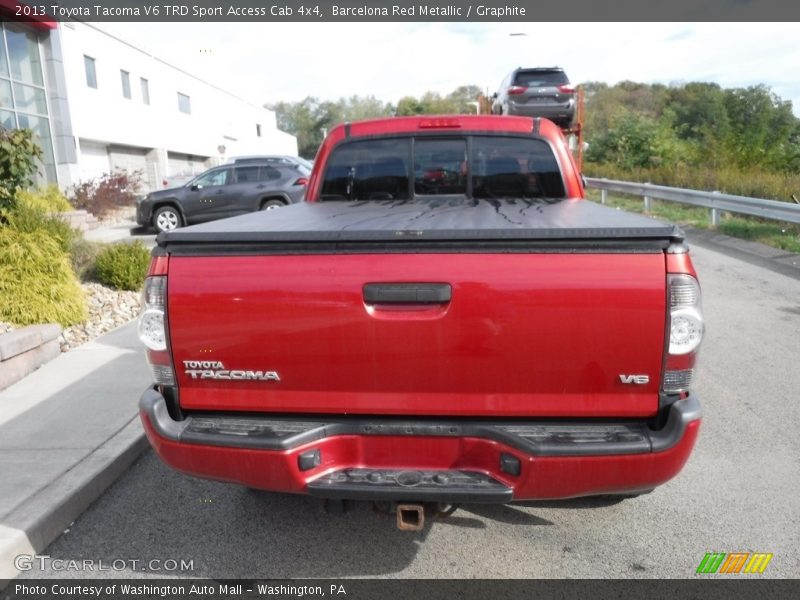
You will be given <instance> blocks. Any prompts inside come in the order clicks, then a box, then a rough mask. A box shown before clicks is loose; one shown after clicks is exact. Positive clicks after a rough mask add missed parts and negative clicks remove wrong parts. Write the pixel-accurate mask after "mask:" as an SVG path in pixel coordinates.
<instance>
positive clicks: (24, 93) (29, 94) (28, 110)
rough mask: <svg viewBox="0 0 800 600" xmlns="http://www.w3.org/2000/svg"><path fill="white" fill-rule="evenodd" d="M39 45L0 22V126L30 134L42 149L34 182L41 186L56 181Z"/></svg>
mask: <svg viewBox="0 0 800 600" xmlns="http://www.w3.org/2000/svg"><path fill="white" fill-rule="evenodd" d="M39 43H40V42H39V36H38V34H37V33H35V32H32V31H28V30H27V29H25V28H23V27H20V26H18V25H16V24H14V23H2V22H0V126H2V127H4V128H6V129H15V128H17V127H19V128H23V129H31V130H32V131H33V135H34V141H35V142H36V144H38V146H39V147H40V148H41V149H42V157H41V162H40V164H39V165H38V169H37V171H38V173H37V174H36V182H37V183H38V184H43V183H56V181H57V177H56V163H55V157H54V152H53V143H52V135H51V132H50V119H49V114H48V106H47V95H46V91H45V87H44V73H43V69H42V55H41V52H40V48H39Z"/></svg>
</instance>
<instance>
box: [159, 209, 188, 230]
mask: <svg viewBox="0 0 800 600" xmlns="http://www.w3.org/2000/svg"><path fill="white" fill-rule="evenodd" d="M181 225H183V219H182V218H181V213H180V212H179V211H178V209H177V208H175V207H174V206H162V207H161V208H158V209H156V212H155V213H153V227H154V228H155V230H156V232H158V233H162V232H165V231H174V230H175V229H177V228H178V227H180V226H181Z"/></svg>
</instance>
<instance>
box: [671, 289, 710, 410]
mask: <svg viewBox="0 0 800 600" xmlns="http://www.w3.org/2000/svg"><path fill="white" fill-rule="evenodd" d="M667 301H668V307H669V314H668V318H669V343H668V346H667V359H666V364H665V369H664V380H663V382H662V389H663V391H664V392H666V393H669V394H676V393H680V392H686V391H688V390H689V388H690V387H691V386H692V383H693V382H694V365H695V360H696V357H697V351H698V350H699V348H700V343H701V342H702V341H703V333H704V331H705V321H704V319H703V309H702V305H701V298H700V284H698V283H697V279H695V278H694V277H692V276H691V275H686V274H668V275H667Z"/></svg>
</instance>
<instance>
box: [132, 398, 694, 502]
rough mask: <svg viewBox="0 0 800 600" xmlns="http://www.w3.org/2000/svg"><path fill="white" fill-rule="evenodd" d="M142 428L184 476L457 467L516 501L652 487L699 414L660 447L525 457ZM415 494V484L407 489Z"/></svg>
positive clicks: (280, 488) (474, 447)
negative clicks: (303, 462)
mask: <svg viewBox="0 0 800 600" xmlns="http://www.w3.org/2000/svg"><path fill="white" fill-rule="evenodd" d="M141 417H142V422H143V423H144V428H145V432H146V433H147V437H148V439H149V440H150V443H151V444H152V446H153V448H154V449H155V451H156V453H157V454H158V455H159V456H160V457H161V460H163V461H164V462H165V463H167V464H168V465H170V466H171V467H173V468H174V469H177V470H178V471H182V472H184V473H187V474H189V475H195V476H198V477H204V478H207V479H215V480H218V481H227V482H233V483H238V484H242V485H246V486H249V487H255V488H261V489H265V490H270V491H275V492H290V493H305V491H306V484H307V483H308V482H309V481H311V480H313V479H315V478H317V477H319V476H320V475H324V474H326V473H329V472H331V471H338V470H340V469H346V468H386V469H404V470H405V469H408V470H413V469H458V470H468V471H478V472H481V473H485V474H487V475H490V476H492V477H494V478H495V479H497V480H498V481H500V482H502V483H503V484H505V485H507V486H509V487H511V488H512V489H513V490H514V499H515V500H542V499H556V498H571V497H577V496H585V495H592V494H610V493H625V492H635V491H641V490H646V489H651V488H654V487H656V486H658V485H661V484H663V483H665V482H666V481H668V480H670V479H671V478H673V477H674V476H675V475H677V474H678V472H679V471H680V470H681V468H683V465H684V464H685V463H686V461H687V459H688V457H689V454H690V453H691V451H692V448H693V447H694V443H695V440H696V438H697V432H698V429H699V427H700V421H695V422H693V423H690V424H689V425H688V426H687V428H686V431H685V433H684V436H683V438H682V439H681V440H680V442H679V443H678V444H677V445H675V446H673V447H672V448H670V449H669V450H666V451H664V452H656V453H651V454H635V455H622V456H584V457H575V456H573V457H537V456H527V455H524V454H522V453H520V452H519V451H517V450H514V449H511V448H509V447H508V446H505V445H504V444H500V443H498V442H494V441H490V440H485V439H481V438H447V437H395V436H355V435H345V436H336V437H331V438H327V439H325V440H322V441H318V442H313V443H310V444H306V445H304V446H300V447H298V448H295V449H293V450H287V451H271V450H252V449H243V448H223V447H217V446H204V445H195V444H181V443H177V442H172V441H169V440H165V439H164V438H161V437H159V436H158V435H157V434H156V433H155V432H154V430H153V427H152V425H151V424H150V422H149V420H148V418H147V416H146V415H144V414H142V415H141ZM315 448H318V449H320V452H321V456H322V464H321V465H320V466H319V467H316V468H314V469H311V470H309V471H304V472H303V471H300V469H299V468H298V463H297V457H298V455H299V454H301V453H302V452H304V451H306V450H311V449H315ZM504 452H505V453H509V454H513V455H515V456H517V457H518V458H519V459H520V460H521V462H522V472H521V474H520V476H519V477H512V476H510V475H507V474H506V473H503V472H501V471H500V470H499V461H500V454H501V453H504ZM409 494H410V497H409V500H413V499H414V498H413V491H410V492H409Z"/></svg>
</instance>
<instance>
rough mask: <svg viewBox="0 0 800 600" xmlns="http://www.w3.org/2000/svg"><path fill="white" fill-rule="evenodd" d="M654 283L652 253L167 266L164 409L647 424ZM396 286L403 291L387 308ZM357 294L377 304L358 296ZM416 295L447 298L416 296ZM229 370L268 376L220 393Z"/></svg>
mask: <svg viewBox="0 0 800 600" xmlns="http://www.w3.org/2000/svg"><path fill="white" fill-rule="evenodd" d="M282 210H283V209H282ZM276 212H280V211H276ZM664 272H665V267H664V254H663V251H649V252H632V253H622V252H597V251H595V252H586V253H565V252H556V253H547V252H544V253H538V252H530V253H526V252H513V253H501V252H483V253H462V252H453V253H444V252H435V253H433V252H432V253H425V252H417V253H408V254H406V253H389V254H385V253H380V254H378V253H375V254H371V253H350V254H337V255H335V256H331V255H330V254H327V253H311V254H303V253H287V254H274V253H273V254H258V253H254V254H250V255H248V254H239V255H237V254H234V255H226V256H189V255H180V254H177V255H173V256H171V257H170V262H169V282H168V290H167V293H168V314H169V324H168V326H169V330H170V336H171V348H172V354H173V360H174V364H175V366H176V371H177V373H176V376H177V379H178V386H179V389H180V396H179V398H180V403H181V406H182V407H183V408H185V409H196V410H217V411H218V410H230V411H264V412H285V413H337V414H344V413H351V414H384V415H406V416H407V415H453V416H486V415H491V416H492V417H498V416H540V417H580V416H591V417H595V418H596V417H602V416H608V417H641V416H649V415H653V414H655V412H656V410H657V408H658V389H659V382H660V379H661V370H662V357H663V352H664V330H665V312H666V311H665V302H666V299H665V275H664ZM402 283H406V284H415V285H416V286H417V288H418V289H415V288H414V287H411V288H410V289H411V292H410V293H411V294H412V295H411V296H408V295H406V296H403V294H404V293H405V294H407V293H408V290H409V288H408V287H406V288H405V291H403V290H398V288H397V286H396V284H402ZM369 284H389V288H388V289H389V290H390V292H389V293H388V295H387V296H385V297H378V298H375V297H372V296H371V295H370V294H368V293H366V291H365V290H366V289H367V288H366V287H365V286H368V285H369ZM430 284H433V285H434V286H438V287H433V288H432V287H431V285H430ZM431 289H433V290H434V291H435V292H438V291H447V290H449V298H447V297H445V296H446V295H447V294H444V295H442V296H441V297H435V296H436V293H434V294H433V296H430V295H426V294H427V293H428V292H430V290H431ZM419 290H423V291H421V292H419V293H418V299H417V300H412V298H414V295H413V294H414V293H416V292H418V291H419ZM426 290H427V291H426ZM395 292H396V293H395ZM232 371H236V372H237V373H240V372H244V373H247V372H248V371H252V372H253V373H256V374H257V373H258V372H262V373H268V372H271V371H274V372H275V373H276V376H275V377H270V378H262V379H259V378H247V379H236V378H235V377H231V372H232ZM620 375H623V376H628V381H629V382H628V383H626V382H623V380H622V378H621V377H620ZM631 375H647V376H648V378H649V382H648V383H640V384H636V383H633V382H632V380H631V379H630V376H631ZM220 377H222V378H220Z"/></svg>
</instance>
